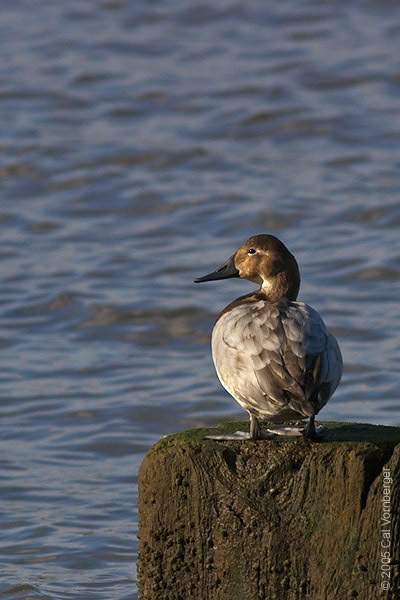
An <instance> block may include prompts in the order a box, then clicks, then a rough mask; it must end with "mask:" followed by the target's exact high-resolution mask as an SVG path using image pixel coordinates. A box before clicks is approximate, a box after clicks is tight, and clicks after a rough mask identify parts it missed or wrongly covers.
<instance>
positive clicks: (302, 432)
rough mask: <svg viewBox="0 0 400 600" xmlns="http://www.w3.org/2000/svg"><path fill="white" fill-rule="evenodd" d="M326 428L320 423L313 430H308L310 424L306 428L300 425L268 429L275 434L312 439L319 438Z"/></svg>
mask: <svg viewBox="0 0 400 600" xmlns="http://www.w3.org/2000/svg"><path fill="white" fill-rule="evenodd" d="M324 430H325V427H324V426H323V425H319V426H318V427H314V429H313V430H312V431H309V430H308V425H307V427H305V428H300V427H280V428H279V429H270V428H268V429H267V430H266V431H268V432H269V433H272V434H273V435H282V436H287V437H301V436H303V437H306V438H309V439H311V440H318V439H319V438H320V436H321V434H322V432H323V431H324Z"/></svg>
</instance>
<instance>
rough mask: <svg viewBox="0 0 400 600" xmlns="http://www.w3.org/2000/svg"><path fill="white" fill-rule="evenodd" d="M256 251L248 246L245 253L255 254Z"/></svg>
mask: <svg viewBox="0 0 400 600" xmlns="http://www.w3.org/2000/svg"><path fill="white" fill-rule="evenodd" d="M255 253H256V251H255V249H254V248H250V250H248V252H247V254H255Z"/></svg>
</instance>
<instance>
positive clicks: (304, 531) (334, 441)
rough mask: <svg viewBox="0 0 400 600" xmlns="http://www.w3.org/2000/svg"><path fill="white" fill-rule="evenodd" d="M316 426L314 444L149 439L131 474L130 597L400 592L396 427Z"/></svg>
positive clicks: (171, 599) (295, 599) (194, 434)
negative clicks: (134, 584)
mask: <svg viewBox="0 0 400 600" xmlns="http://www.w3.org/2000/svg"><path fill="white" fill-rule="evenodd" d="M324 425H325V426H326V427H327V431H326V432H325V434H324V439H323V441H322V442H321V443H310V442H309V441H307V440H303V439H278V440H272V441H269V440H260V441H256V442H250V441H248V442H238V441H230V442H216V441H212V440H204V439H203V438H204V435H205V434H206V433H209V432H210V431H211V430H205V429H197V430H191V431H185V432H183V433H179V434H176V435H173V436H169V437H167V438H164V439H162V440H160V441H159V442H158V443H157V444H155V445H154V446H153V447H152V448H151V450H150V451H149V453H148V454H147V456H146V458H145V459H144V461H143V463H142V466H141V469H140V473H139V538H140V546H139V563H138V577H139V591H140V600H156V599H157V600H236V599H237V600H274V599H276V600H280V599H282V600H283V599H285V600H286V599H288V600H299V599H300V600H307V599H310V600H315V599H316V598H321V599H327V600H330V599H332V600H333V599H335V600H349V598H358V599H359V600H377V599H378V598H385V599H388V600H389V599H390V600H391V599H393V600H394V599H395V598H398V597H400V596H399V586H400V579H399V566H398V562H399V558H400V516H399V515H400V511H399V508H400V498H399V486H398V483H399V474H400V428H397V427H384V426H375V425H363V424H344V423H324ZM245 427H246V425H244V424H242V423H228V424H225V425H224V426H222V427H220V428H218V432H222V431H232V430H236V429H243V428H245ZM212 431H214V432H215V430H212ZM384 468H385V469H387V470H389V471H390V476H391V479H392V480H393V483H392V484H390V492H391V494H390V509H391V511H390V513H391V518H390V524H389V527H388V528H389V530H390V555H391V560H392V562H391V563H390V571H391V580H390V589H389V590H387V591H384V590H383V589H382V587H381V584H382V583H383V582H385V581H387V579H385V576H383V577H382V573H383V570H382V569H381V565H382V562H381V559H382V555H381V552H382V550H383V547H382V544H381V542H382V540H383V539H384V537H383V533H382V529H383V527H382V515H383V502H382V496H383V475H382V474H383V469H384Z"/></svg>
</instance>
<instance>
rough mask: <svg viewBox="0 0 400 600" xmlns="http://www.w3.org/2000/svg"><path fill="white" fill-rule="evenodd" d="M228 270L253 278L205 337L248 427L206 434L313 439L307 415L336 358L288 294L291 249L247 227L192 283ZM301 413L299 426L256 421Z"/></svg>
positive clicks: (293, 281)
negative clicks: (221, 260)
mask: <svg viewBox="0 0 400 600" xmlns="http://www.w3.org/2000/svg"><path fill="white" fill-rule="evenodd" d="M229 277H241V278H242V279H248V280H249V281H253V282H254V283H257V284H258V285H260V288H259V289H258V290H255V291H254V292H251V293H250V294H247V295H246V296H241V297H239V298H237V300H235V301H234V302H231V304H229V305H228V306H226V307H225V308H224V309H223V311H222V312H221V313H220V314H219V316H218V318H217V320H216V323H215V325H214V329H213V332H212V338H211V346H212V356H213V361H214V365H215V369H216V371H217V375H218V378H219V380H220V382H221V383H222V385H223V386H224V388H225V389H226V390H227V391H228V392H229V393H230V394H231V395H232V396H233V397H234V398H235V400H236V401H237V402H238V403H239V404H240V406H242V407H243V408H244V409H245V410H247V412H248V413H249V415H250V433H245V432H241V431H237V432H236V433H234V434H228V435H216V436H208V437H211V438H212V439H223V440H225V439H229V440H231V439H252V440H256V439H261V438H263V437H271V435H276V434H279V435H304V436H306V437H309V438H311V439H316V438H317V435H318V434H319V433H320V431H321V430H322V429H323V428H315V425H314V418H315V415H316V414H318V413H319V411H320V410H321V408H322V407H323V406H325V404H326V403H327V402H328V400H329V398H330V397H331V396H332V394H333V392H334V391H335V389H336V388H337V386H338V384H339V381H340V379H341V376H342V368H343V362H342V356H341V353H340V349H339V346H338V343H337V341H336V339H335V338H334V337H333V335H332V334H330V333H329V332H328V330H327V328H326V326H325V323H324V322H323V320H322V319H321V317H320V316H319V314H318V313H317V312H316V311H315V310H314V309H313V308H311V306H308V305H307V304H304V302H296V298H297V294H298V291H299V287H300V273H299V268H298V265H297V262H296V259H295V257H294V256H293V254H291V253H290V252H289V250H288V249H287V248H286V246H285V245H284V244H283V243H282V242H281V241H280V240H278V238H276V237H274V236H273V235H266V234H261V235H254V236H252V237H251V238H249V239H248V240H247V241H246V242H245V243H244V244H243V245H242V246H241V247H240V248H239V250H237V251H236V252H235V253H234V254H233V255H232V256H231V257H230V258H229V259H228V260H227V261H226V263H225V264H223V265H222V267H220V268H219V269H217V270H216V271H214V272H213V273H210V274H209V275H205V276H204V277H200V278H198V279H195V283H202V282H203V281H214V280H216V279H227V278H229ZM305 417H309V422H308V425H307V427H306V428H305V429H297V428H291V427H285V428H282V429H268V430H267V432H266V433H264V432H262V431H261V428H260V425H259V422H258V420H259V419H269V420H272V421H275V422H283V421H287V420H289V419H299V418H300V419H303V418H305Z"/></svg>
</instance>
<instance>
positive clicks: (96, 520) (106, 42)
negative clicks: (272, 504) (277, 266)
mask: <svg viewBox="0 0 400 600" xmlns="http://www.w3.org/2000/svg"><path fill="white" fill-rule="evenodd" d="M214 4H215V3H214ZM214 4H213V3H206V2H204V3H203V2H197V1H195V2H184V1H183V0H176V1H173V0H171V1H169V2H157V1H151V2H143V1H139V0H138V1H135V2H128V1H127V0H125V1H124V0H103V1H100V0H91V1H86V2H81V1H78V0H73V1H69V2H53V1H50V0H49V1H46V0H36V2H34V3H31V2H28V1H27V0H14V1H13V2H7V3H3V5H2V11H1V13H2V14H1V21H0V36H1V38H0V39H1V40H2V44H1V47H2V60H1V64H0V108H1V113H0V114H1V119H2V127H1V132H0V150H1V162H0V186H1V196H0V230H1V246H0V258H1V279H2V281H1V291H0V303H1V304H0V306H1V314H0V318H1V331H0V345H1V364H2V370H1V392H0V411H1V421H0V422H1V425H0V440H1V441H0V476H1V479H0V485H1V495H0V500H1V502H0V530H1V532H2V533H1V536H0V561H1V578H0V598H7V599H9V600H11V599H13V600H17V599H21V600H22V599H24V600H27V599H52V600H53V599H54V600H61V599H74V600H82V599H86V598H88V599H89V598H96V600H100V599H104V600H111V599H114V598H115V599H118V600H123V599H128V598H129V599H133V598H136V597H137V596H136V594H137V590H136V583H135V571H134V563H135V559H136V548H137V541H136V531H137V525H136V523H137V510H136V506H137V499H136V498H137V496H136V483H137V472H138V467H139V464H140V462H141V460H142V458H143V456H144V454H145V452H146V451H147V449H148V448H149V446H150V445H151V444H152V443H153V442H155V441H156V440H157V439H158V438H160V437H161V436H162V435H164V434H167V433H170V432H173V431H176V430H180V429H183V428H187V427H193V426H200V425H204V424H215V423H217V422H219V421H221V420H224V419H228V418H229V419H230V418H241V417H245V414H244V413H242V412H241V410H240V408H239V407H238V406H237V405H236V404H235V403H234V402H233V401H232V400H231V399H230V398H229V396H228V395H227V394H226V393H225V392H224V390H223V389H222V388H221V387H220V385H219V383H218V381H217V379H216V376H215V374H214V369H213V366H212V363H211V356H210V351H209V345H208V344H209V333H210V329H211V326H212V322H213V319H214V317H215V314H216V313H217V312H218V311H219V310H220V309H221V308H222V307H223V306H224V305H225V304H226V303H227V302H228V301H229V300H230V299H232V298H234V297H236V296H239V295H241V294H244V293H246V292H247V291H250V290H251V289H252V286H251V284H249V283H247V282H241V281H228V282H225V283H224V282H219V283H216V284H214V285H213V284H209V285H204V286H195V285H194V284H192V279H193V278H194V277H196V276H199V275H202V274H204V273H206V272H209V271H210V270H211V269H213V268H214V267H216V266H219V264H220V263H221V262H223V261H224V260H225V259H226V258H227V257H228V256H230V254H232V252H233V251H234V250H235V248H236V247H237V246H238V245H239V244H240V243H241V242H242V241H244V239H246V237H247V236H249V235H250V234H253V233H261V232H271V233H274V234H275V235H278V236H279V237H281V238H282V239H283V240H284V241H285V242H286V243H287V244H288V246H289V247H290V249H291V250H292V251H293V252H294V253H295V254H296V256H297V258H298V261H299V263H300V266H301V271H302V278H303V279H302V288H301V295H300V298H301V299H302V300H305V301H307V302H309V303H310V304H312V305H313V306H314V307H315V308H317V309H318V310H319V311H320V312H321V314H322V315H323V316H324V318H325V320H326V322H327V324H328V325H329V326H330V327H331V328H332V330H333V331H334V332H335V333H336V335H337V336H338V338H339V341H340V344H341V347H342V350H343V355H344V360H345V374H344V378H343V382H342V384H341V386H340V388H339V390H338V391H337V393H336V395H335V397H334V399H333V400H332V401H331V402H330V404H329V405H328V406H327V407H326V408H325V409H324V411H323V412H322V414H321V416H322V418H326V419H346V420H355V421H368V422H372V423H383V424H399V423H400V411H399V403H398V386H399V363H400V349H399V334H400V306H399V299H400V243H399V227H400V177H399V172H400V62H399V35H400V6H399V3H398V2H389V1H379V2H378V1H375V2H374V1H371V2H361V1H359V2H358V1H355V0H354V1H350V2H329V1H327V2H316V1H315V2H312V1H306V0H300V1H299V0H292V1H288V2H281V3H267V2H263V1H261V0H258V1H256V0H250V2H246V3H242V2H240V3H239V2H235V1H233V0H232V1H230V0H221V1H219V2H218V3H217V4H215V5H214ZM161 476H162V474H160V477H161Z"/></svg>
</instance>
